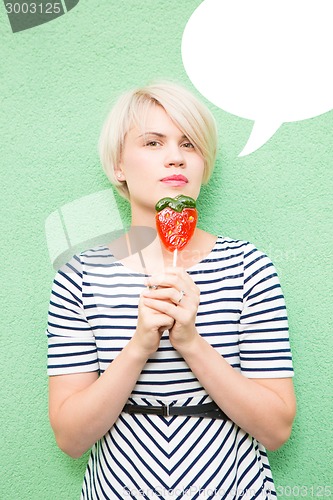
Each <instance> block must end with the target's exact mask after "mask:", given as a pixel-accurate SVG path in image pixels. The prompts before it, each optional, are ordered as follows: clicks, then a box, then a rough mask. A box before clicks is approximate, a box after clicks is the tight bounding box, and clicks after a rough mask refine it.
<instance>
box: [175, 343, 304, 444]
mask: <svg viewBox="0 0 333 500" xmlns="http://www.w3.org/2000/svg"><path fill="white" fill-rule="evenodd" d="M178 351H179V352H180V354H181V355H182V356H183V357H184V359H185V361H186V362H187V364H188V365H189V366H190V368H191V370H192V372H193V373H194V374H195V376H196V377H197V379H198V380H200V383H201V384H202V386H203V387H204V388H205V390H206V391H207V393H208V394H209V395H210V397H211V398H212V399H213V400H214V401H215V402H216V404H218V405H219V406H220V408H221V409H222V410H223V411H224V412H225V413H226V414H227V415H228V416H229V417H230V419H231V420H233V421H234V422H235V423H236V424H237V425H238V426H239V427H241V428H242V429H244V430H245V431H246V432H248V433H249V434H251V436H253V437H254V438H256V439H257V440H258V441H260V442H261V443H262V444H263V445H264V446H265V448H267V449H268V450H275V449H277V448H279V447H280V446H282V444H283V443H284V442H285V441H286V440H287V439H288V438H289V435H290V432H291V428H292V423H293V420H294V417H295V413H296V401H295V394H294V389H293V383H292V379H291V378H275V379H249V378H247V377H245V376H244V375H242V374H241V373H240V372H237V371H236V370H235V369H234V368H232V367H231V366H230V365H229V363H228V362H227V361H226V360H225V359H224V358H223V357H222V356H221V355H220V354H219V353H218V352H217V351H215V349H214V348H213V347H212V346H211V345H210V344H208V342H206V341H205V340H204V339H203V338H202V337H200V335H199V334H197V335H195V336H194V337H193V339H192V341H191V342H189V343H188V344H183V345H181V346H178Z"/></svg>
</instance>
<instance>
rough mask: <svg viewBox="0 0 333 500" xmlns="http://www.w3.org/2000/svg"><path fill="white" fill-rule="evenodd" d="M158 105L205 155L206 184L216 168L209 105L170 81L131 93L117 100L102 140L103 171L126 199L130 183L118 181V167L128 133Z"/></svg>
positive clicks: (100, 145)
mask: <svg viewBox="0 0 333 500" xmlns="http://www.w3.org/2000/svg"><path fill="white" fill-rule="evenodd" d="M156 105H159V106H162V108H163V109H164V110H165V111H166V113H167V114H168V116H169V117H170V118H171V119H172V120H173V121H174V123H175V124H176V125H177V127H178V128H179V129H180V130H181V131H182V132H183V134H184V135H185V136H186V137H187V138H188V139H189V141H191V142H192V143H193V145H194V146H195V147H196V148H197V150H198V151H199V153H200V154H201V155H202V157H203V159H204V164H205V169H204V175H203V183H204V184H206V183H207V182H208V181H209V178H210V176H211V174H212V171H213V168H214V163H215V159H216V151H217V130H216V123H215V120H214V118H213V115H212V114H211V112H210V111H209V110H208V108H206V106H204V105H203V104H202V103H201V102H200V101H199V100H198V99H197V98H196V97H194V95H193V94H191V92H189V91H188V90H186V89H185V88H183V87H182V86H181V85H178V84H175V83H171V82H160V83H155V84H151V85H147V86H145V87H140V88H137V89H134V90H131V91H129V92H126V93H125V94H123V95H122V96H120V98H119V99H118V100H117V102H116V104H115V105H114V107H113V108H112V110H111V111H110V113H109V115H108V116H107V118H106V121H105V123H104V125H103V128H102V132H101V135H100V139H99V154H100V159H101V163H102V166H103V169H104V171H105V173H106V175H107V177H108V178H109V180H110V182H111V183H112V184H113V185H114V186H115V188H116V189H117V190H118V192H119V193H120V194H121V195H122V196H124V197H125V198H127V199H128V198H129V192H128V188H127V184H126V182H124V181H119V180H118V179H117V178H116V175H115V168H116V167H117V165H118V164H119V162H120V159H121V154H122V151H123V147H124V141H125V136H126V134H127V132H128V131H129V130H130V128H131V127H133V126H139V127H141V128H142V127H144V123H145V118H146V116H147V113H148V111H149V110H150V109H151V107H152V106H156Z"/></svg>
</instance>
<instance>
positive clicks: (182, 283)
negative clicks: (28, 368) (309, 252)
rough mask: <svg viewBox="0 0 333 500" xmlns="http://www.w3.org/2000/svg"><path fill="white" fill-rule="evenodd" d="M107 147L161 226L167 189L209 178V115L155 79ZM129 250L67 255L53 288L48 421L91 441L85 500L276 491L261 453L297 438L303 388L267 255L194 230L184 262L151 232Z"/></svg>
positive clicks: (118, 178)
mask: <svg viewBox="0 0 333 500" xmlns="http://www.w3.org/2000/svg"><path fill="white" fill-rule="evenodd" d="M100 151H101V159H102V163H103V166H104V168H105V171H106V173H107V175H108V177H109V178H110V180H111V182H112V183H113V184H114V185H115V186H116V188H117V189H118V190H119V192H120V193H121V194H122V195H123V196H125V197H126V198H127V199H128V200H129V203H130V206H131V214H132V225H131V231H133V228H135V227H137V226H140V227H141V228H144V227H145V228H151V230H152V231H153V230H155V227H156V226H155V204H156V203H157V202H158V201H159V200H160V199H161V198H164V197H172V198H174V197H176V196H177V195H179V194H183V195H186V196H190V197H192V198H194V199H197V198H198V196H199V193H200V188H201V185H202V184H203V183H204V182H207V181H208V179H209V177H210V175H211V172H212V169H213V165H214V160H215V154H216V128H215V123H214V119H213V118H212V116H211V114H210V112H209V111H208V110H207V109H206V108H205V107H204V106H203V105H202V104H201V103H200V102H198V101H197V99H196V98H195V97H194V96H193V95H192V94H190V93H189V92H188V91H186V90H185V89H183V88H182V87H180V86H178V85H175V84H170V83H161V84H155V85H150V86H147V87H145V88H140V89H136V90H134V91H131V92H128V93H127V94H125V95H124V96H122V97H121V98H120V99H119V101H118V102H117V104H116V105H115V107H114V108H113V110H112V111H111V113H110V115H109V117H108V118H107V120H106V123H105V125H104V129H103V132H102V135H101V140H100ZM137 233H138V234H140V231H138V232H137ZM142 234H143V233H142ZM124 241H127V242H128V241H130V238H128V237H127V238H126V237H125V239H124ZM120 246H121V245H119V242H118V243H117V244H115V242H114V243H110V245H109V244H107V245H105V246H100V247H98V248H94V249H91V250H88V251H86V252H83V253H82V254H80V255H76V256H74V257H73V259H72V260H71V261H70V262H69V263H68V264H67V265H66V266H64V267H63V268H62V269H61V270H60V271H59V272H58V273H57V276H56V278H55V280H54V284H53V289H52V296H51V303H50V310H49V326H48V331H47V334H48V339H49V367H48V373H49V375H50V384H49V387H50V421H51V425H52V428H53V430H54V433H55V436H56V440H57V443H58V445H59V447H60V448H61V449H62V450H63V451H64V452H65V453H67V454H69V455H70V456H72V457H80V456H81V455H82V454H83V453H84V452H85V451H87V450H88V449H90V448H91V447H92V450H91V455H90V460H89V463H88V465H87V470H86V474H85V478H84V483H83V488H82V496H81V498H82V499H89V500H90V499H98V500H101V499H124V498H126V497H130V498H146V499H167V498H179V499H180V498H192V499H196V498H198V499H203V498H205V499H206V498H214V499H240V498H250V499H254V498H262V499H270V498H273V497H275V496H276V493H275V490H274V485H273V480H272V475H271V471H270V467H269V463H268V460H267V454H266V451H265V448H267V449H269V450H274V449H276V448H278V447H279V446H281V445H282V444H283V443H284V442H285V441H286V440H287V439H288V437H289V435H290V431H291V427H292V422H293V419H294V415H295V397H294V391H293V384H292V378H291V377H292V375H293V369H292V361H291V353H290V347H289V339H288V325H287V318H286V310H285V304H284V299H283V295H282V292H281V288H280V285H279V281H278V277H277V275H276V271H275V269H274V267H273V265H272V263H271V261H270V260H269V259H268V258H267V256H265V255H264V254H263V253H261V252H260V251H258V250H257V249H256V248H255V247H254V246H253V245H252V244H250V243H247V242H244V241H236V240H232V239H230V238H226V237H221V236H218V237H217V236H215V235H212V234H209V233H207V232H206V231H203V230H202V229H199V228H198V227H197V228H196V230H195V233H194V235H193V237H192V239H191V240H190V242H189V243H188V245H187V246H186V247H185V249H184V250H183V251H180V252H179V253H178V259H177V266H176V267H175V266H173V254H172V252H170V251H168V250H166V249H165V248H164V247H163V246H162V245H161V242H160V240H159V238H158V237H157V236H156V237H155V238H153V239H150V241H148V240H147V242H146V244H144V245H141V247H142V246H143V247H144V248H143V249H142V250H140V252H137V253H131V252H129V253H128V254H127V256H125V257H123V255H120V256H119V255H117V252H118V250H119V248H120Z"/></svg>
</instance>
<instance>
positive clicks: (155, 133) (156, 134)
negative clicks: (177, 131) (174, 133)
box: [139, 132, 187, 139]
mask: <svg viewBox="0 0 333 500" xmlns="http://www.w3.org/2000/svg"><path fill="white" fill-rule="evenodd" d="M147 135H155V136H156V137H160V138H162V139H163V138H165V137H166V135H165V134H161V133H160V132H144V133H143V134H140V135H139V137H146V136H147ZM181 139H187V136H186V135H184V134H183V135H182V137H181Z"/></svg>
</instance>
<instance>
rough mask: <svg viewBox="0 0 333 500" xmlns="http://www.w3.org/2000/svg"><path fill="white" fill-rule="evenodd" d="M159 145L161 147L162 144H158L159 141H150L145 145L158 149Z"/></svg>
mask: <svg viewBox="0 0 333 500" xmlns="http://www.w3.org/2000/svg"><path fill="white" fill-rule="evenodd" d="M159 145H160V143H159V142H157V141H148V142H146V144H145V146H150V147H153V148H154V147H156V146H159Z"/></svg>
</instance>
